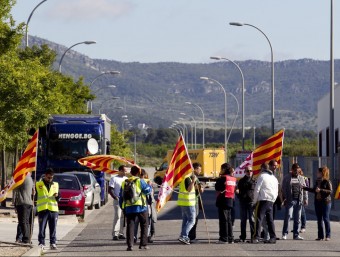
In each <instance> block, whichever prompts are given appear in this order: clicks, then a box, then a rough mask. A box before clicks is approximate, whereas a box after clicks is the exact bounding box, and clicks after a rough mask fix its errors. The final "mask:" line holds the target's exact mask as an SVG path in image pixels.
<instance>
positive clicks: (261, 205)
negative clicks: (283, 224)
mask: <svg viewBox="0 0 340 257" xmlns="http://www.w3.org/2000/svg"><path fill="white" fill-rule="evenodd" d="M273 204H274V203H273V202H270V201H260V202H258V203H257V206H256V210H255V212H256V214H255V220H256V225H255V235H254V238H256V239H260V234H261V224H262V221H263V219H266V222H267V226H268V232H269V236H270V239H275V240H276V234H275V225H274V219H273Z"/></svg>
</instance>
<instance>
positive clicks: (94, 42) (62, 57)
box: [59, 41, 97, 72]
mask: <svg viewBox="0 0 340 257" xmlns="http://www.w3.org/2000/svg"><path fill="white" fill-rule="evenodd" d="M96 43H97V42H96V41H83V42H79V43H76V44H74V45H72V46H70V47H69V48H67V49H66V51H65V52H64V53H63V55H62V56H61V58H60V61H59V72H61V62H62V61H63V59H64V57H65V54H66V53H67V52H68V51H69V50H70V49H71V48H72V47H75V46H77V45H80V44H85V45H91V44H96Z"/></svg>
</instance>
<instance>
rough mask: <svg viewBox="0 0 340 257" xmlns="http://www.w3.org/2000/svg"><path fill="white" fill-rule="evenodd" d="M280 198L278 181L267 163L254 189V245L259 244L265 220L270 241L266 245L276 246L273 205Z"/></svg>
mask: <svg viewBox="0 0 340 257" xmlns="http://www.w3.org/2000/svg"><path fill="white" fill-rule="evenodd" d="M277 196H278V181H277V178H276V177H275V176H274V174H273V172H272V171H271V170H270V169H269V165H268V164H267V163H263V164H262V165H261V174H260V176H259V177H258V179H257V181H256V185H255V189H254V202H255V203H257V204H256V210H255V213H256V214H255V220H256V223H255V233H254V236H253V238H252V243H259V241H260V234H261V224H262V222H263V220H264V219H265V221H266V225H267V226H268V232H269V236H270V239H269V240H265V241H264V242H265V243H270V244H275V243H276V234H275V225H274V220H273V205H274V202H275V200H276V198H277Z"/></svg>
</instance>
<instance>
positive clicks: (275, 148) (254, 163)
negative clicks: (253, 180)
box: [235, 129, 284, 178]
mask: <svg viewBox="0 0 340 257" xmlns="http://www.w3.org/2000/svg"><path fill="white" fill-rule="evenodd" d="M283 138H284V130H283V129H282V130H280V131H279V132H277V133H276V134H274V135H273V136H271V137H270V138H268V139H267V140H266V141H264V142H263V143H262V144H261V145H260V146H259V147H257V148H256V149H255V150H254V151H253V152H252V153H251V154H249V155H248V157H247V158H246V159H245V161H244V162H243V163H242V164H241V165H240V166H239V167H237V168H236V169H235V177H237V178H241V177H243V176H244V169H245V167H248V166H251V167H253V174H254V175H257V174H259V173H260V171H261V164H262V163H264V162H269V161H270V160H276V161H277V163H278V165H279V166H281V157H282V148H283Z"/></svg>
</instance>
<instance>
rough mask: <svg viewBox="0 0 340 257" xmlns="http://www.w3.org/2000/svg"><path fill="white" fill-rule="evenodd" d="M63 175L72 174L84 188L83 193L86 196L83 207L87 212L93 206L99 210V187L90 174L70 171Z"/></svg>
mask: <svg viewBox="0 0 340 257" xmlns="http://www.w3.org/2000/svg"><path fill="white" fill-rule="evenodd" d="M64 174H74V175H76V176H77V178H78V179H79V181H80V184H81V185H82V186H83V188H84V192H85V195H86V200H85V206H87V208H88V209H89V210H92V209H93V206H94V207H95V208H96V209H99V208H100V204H101V201H100V191H101V188H100V185H99V184H98V182H97V180H96V178H95V177H94V175H93V174H92V173H91V172H87V171H70V172H66V173H64Z"/></svg>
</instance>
